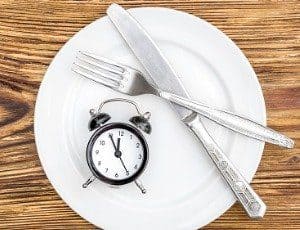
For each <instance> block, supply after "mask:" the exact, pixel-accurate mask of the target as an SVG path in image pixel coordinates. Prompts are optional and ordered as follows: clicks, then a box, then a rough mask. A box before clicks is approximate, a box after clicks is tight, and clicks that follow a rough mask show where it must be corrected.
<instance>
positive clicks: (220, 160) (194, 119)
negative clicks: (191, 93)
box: [184, 113, 266, 218]
mask: <svg viewBox="0 0 300 230" xmlns="http://www.w3.org/2000/svg"><path fill="white" fill-rule="evenodd" d="M184 123H185V124H186V125H187V126H188V127H189V128H190V129H191V130H192V131H193V133H194V134H195V135H196V136H197V137H198V138H199V140H200V141H201V142H202V144H203V145H204V147H205V149H206V151H207V153H208V154H209V156H210V157H211V159H212V160H213V162H214V163H215V165H216V166H217V168H218V170H219V171H220V172H221V174H222V176H223V177H224V178H225V180H226V181H227V184H228V185H229V186H230V188H231V189H232V191H233V193H234V194H235V196H236V198H237V199H238V200H239V202H240V203H241V204H242V206H243V207H244V209H245V211H246V212H247V214H248V216H249V217H251V218H262V217H263V216H264V214H265V212H266V205H265V204H264V202H263V201H262V200H261V199H260V197H259V196H258V195H257V194H256V193H255V191H254V190H253V189H252V188H251V186H250V185H249V184H248V183H247V181H246V180H245V179H244V177H243V176H242V175H241V174H240V172H239V171H238V170H237V168H235V166H234V165H233V164H232V163H231V162H230V160H229V159H228V158H227V156H226V155H225V154H224V153H223V151H222V150H221V149H220V148H219V147H218V145H217V144H216V143H215V141H214V140H213V139H212V138H211V136H210V135H209V133H208V132H207V131H206V129H205V128H204V126H203V124H202V123H201V121H200V119H199V117H198V115H196V114H195V113H193V114H192V115H191V116H189V117H187V118H185V119H184Z"/></svg>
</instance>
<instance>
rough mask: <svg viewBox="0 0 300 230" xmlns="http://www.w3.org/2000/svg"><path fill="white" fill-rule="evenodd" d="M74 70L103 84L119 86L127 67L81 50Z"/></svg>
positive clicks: (74, 64) (113, 86)
mask: <svg viewBox="0 0 300 230" xmlns="http://www.w3.org/2000/svg"><path fill="white" fill-rule="evenodd" d="M72 70H73V71H74V72H75V73H77V74H79V75H81V76H83V77H86V78H88V79H91V80H93V81H96V82H98V83H100V84H102V85H105V86H108V87H111V88H117V87H119V86H120V84H121V80H122V79H123V74H124V72H125V69H124V68H123V67H121V66H120V65H119V64H117V63H114V62H112V61H111V60H108V59H105V58H103V57H99V56H96V55H94V54H91V53H89V52H84V51H79V52H78V53H77V56H76V60H75V62H74V63H73V65H72Z"/></svg>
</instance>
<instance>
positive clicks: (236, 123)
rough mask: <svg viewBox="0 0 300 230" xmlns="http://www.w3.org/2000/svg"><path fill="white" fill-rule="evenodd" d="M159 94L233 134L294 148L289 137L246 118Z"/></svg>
mask: <svg viewBox="0 0 300 230" xmlns="http://www.w3.org/2000/svg"><path fill="white" fill-rule="evenodd" d="M159 94H160V96H161V97H163V98H165V99H168V100H169V101H171V102H174V103H176V104H178V105H181V106H183V107H185V108H188V109H191V110H193V111H195V112H197V113H199V114H201V115H203V116H205V117H207V118H208V119H210V120H212V121H215V122H216V123H218V124H220V125H222V126H224V127H226V128H229V129H231V130H233V131H235V132H239V133H241V134H244V135H246V136H248V137H252V138H255V139H258V140H262V141H265V142H269V143H272V144H276V145H279V146H282V147H286V148H293V146H294V141H293V140H292V139H290V138H289V137H287V136H285V135H283V134H281V133H279V132H276V131H275V130H273V129H270V128H268V127H265V126H263V125H261V124H258V123H256V122H254V121H251V120H249V119H248V118H245V117H242V116H239V115H236V114H233V113H231V112H228V111H225V110H220V109H216V108H212V107H209V106H208V105H205V104H203V103H199V102H197V101H193V100H190V99H186V98H183V97H180V96H177V95H175V94H172V93H167V92H160V93H159Z"/></svg>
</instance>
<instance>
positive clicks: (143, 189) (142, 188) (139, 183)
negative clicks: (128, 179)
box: [134, 180, 147, 194]
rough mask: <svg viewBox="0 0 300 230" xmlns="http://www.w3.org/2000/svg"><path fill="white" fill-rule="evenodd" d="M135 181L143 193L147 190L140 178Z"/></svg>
mask: <svg viewBox="0 0 300 230" xmlns="http://www.w3.org/2000/svg"><path fill="white" fill-rule="evenodd" d="M134 183H135V185H136V186H137V187H138V188H139V189H140V190H141V192H142V193H143V194H145V193H146V192H147V190H146V189H145V188H144V186H143V184H142V183H141V182H140V181H139V180H135V181H134Z"/></svg>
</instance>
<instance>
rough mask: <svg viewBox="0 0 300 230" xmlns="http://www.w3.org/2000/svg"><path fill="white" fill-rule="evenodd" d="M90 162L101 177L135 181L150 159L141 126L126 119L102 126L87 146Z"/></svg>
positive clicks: (124, 181) (115, 181)
mask: <svg viewBox="0 0 300 230" xmlns="http://www.w3.org/2000/svg"><path fill="white" fill-rule="evenodd" d="M87 151H88V152H87V154H88V155H87V156H88V163H89V166H90V168H91V169H92V171H93V172H94V174H96V176H98V178H99V179H102V180H104V181H105V182H108V183H110V184H125V183H129V182H131V181H133V180H134V179H135V178H136V177H138V176H139V175H140V173H141V172H142V171H143V169H144V167H145V165H146V162H147V160H148V148H147V144H146V142H145V139H144V138H143V136H142V134H141V133H140V131H139V130H137V129H136V128H134V127H133V126H131V125H129V124H126V123H111V124H108V125H106V126H103V127H101V128H99V129H98V130H97V131H96V132H95V133H94V135H93V136H92V137H91V140H90V142H89V144H88V148H87Z"/></svg>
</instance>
